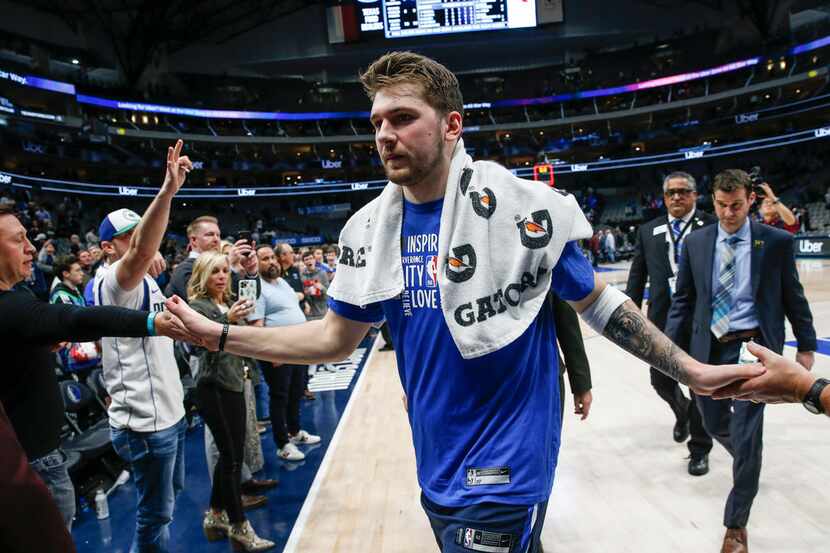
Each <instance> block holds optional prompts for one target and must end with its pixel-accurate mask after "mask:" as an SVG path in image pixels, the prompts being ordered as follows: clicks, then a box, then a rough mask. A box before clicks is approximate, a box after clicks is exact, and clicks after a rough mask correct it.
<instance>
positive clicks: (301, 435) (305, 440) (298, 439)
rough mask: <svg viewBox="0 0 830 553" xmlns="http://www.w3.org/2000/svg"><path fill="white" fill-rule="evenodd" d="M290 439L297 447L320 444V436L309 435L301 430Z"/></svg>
mask: <svg viewBox="0 0 830 553" xmlns="http://www.w3.org/2000/svg"><path fill="white" fill-rule="evenodd" d="M290 439H291V443H292V444H296V445H312V444H319V443H320V436H315V435H314V434H309V433H308V432H306V431H305V430H300V431H299V432H297V433H296V434H294V435H293V436H291V438H290Z"/></svg>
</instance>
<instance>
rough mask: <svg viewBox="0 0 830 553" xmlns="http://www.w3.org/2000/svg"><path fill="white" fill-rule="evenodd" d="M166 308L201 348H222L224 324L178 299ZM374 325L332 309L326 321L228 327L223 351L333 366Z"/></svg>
mask: <svg viewBox="0 0 830 553" xmlns="http://www.w3.org/2000/svg"><path fill="white" fill-rule="evenodd" d="M166 307H167V309H168V310H170V312H171V313H173V314H174V315H176V316H177V317H178V318H179V319H180V320H181V321H182V323H183V324H184V325H185V327H186V328H187V331H188V332H189V333H190V334H191V335H194V336H198V337H199V338H200V341H199V342H197V344H198V345H201V346H204V347H206V348H208V349H210V350H214V351H215V350H217V349H218V348H219V343H220V340H221V338H222V333H223V331H224V328H223V325H221V324H219V323H217V322H214V321H211V320H209V319H207V318H205V317H203V316H202V315H199V314H198V313H196V311H194V310H193V309H191V308H190V307H189V306H188V305H187V304H186V303H185V302H184V301H182V300H181V298H179V297H177V296H173V297H172V298H170V299H169V300H167V303H166ZM370 326H371V324H369V323H360V322H357V321H352V320H351V319H346V318H344V317H341V316H339V315H338V314H336V313H335V312H334V311H331V310H329V312H328V313H327V314H326V316H325V317H324V318H323V319H322V320H319V321H310V322H307V323H303V324H300V325H292V326H281V327H272V328H261V327H253V326H235V325H233V326H229V327H228V328H227V335H226V337H225V341H224V348H223V349H224V351H227V352H230V353H233V354H236V355H241V356H246V357H254V358H256V359H261V360H263V361H269V362H271V363H280V364H285V363H291V364H305V363H331V362H335V361H341V360H343V359H345V358H346V357H348V356H349V354H350V353H352V352H353V351H354V349H355V348H356V347H357V345H358V344H359V343H360V341H361V340H362V339H363V337H364V336H366V332H367V331H368V330H369V327H370Z"/></svg>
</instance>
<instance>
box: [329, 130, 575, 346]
mask: <svg viewBox="0 0 830 553" xmlns="http://www.w3.org/2000/svg"><path fill="white" fill-rule="evenodd" d="M402 220H403V192H402V189H401V187H400V186H398V185H396V184H394V183H392V182H389V183H387V185H386V187H385V188H384V189H383V191H382V192H381V194H380V196H378V197H377V198H375V199H374V200H372V201H371V202H369V203H368V204H366V205H365V206H364V207H363V208H362V209H361V210H360V211H358V212H357V213H355V214H354V216H352V217H351V218H350V219H349V220H348V221H347V222H346V225H345V227H344V228H343V231H342V233H341V234H340V251H341V254H340V261H339V262H338V264H337V278H336V279H334V281H333V283H332V285H331V287H330V288H329V290H328V294H329V296H331V297H332V298H334V299H336V300H338V301H343V302H346V303H350V304H352V305H357V306H366V305H369V304H371V303H375V302H380V301H384V300H388V299H391V298H394V297H397V296H398V295H399V294H401V292H403V290H404V279H403V269H402V265H401V224H402ZM591 234H592V229H591V225H590V224H589V223H588V221H587V220H586V219H585V216H584V215H583V213H582V210H581V209H580V208H579V204H578V203H577V201H576V199H575V198H574V197H573V196H571V195H565V194H562V193H560V192H557V191H555V190H553V189H551V188H549V187H547V186H545V185H544V184H541V183H539V182H534V181H528V180H523V179H520V178H518V177H516V176H515V175H513V174H512V173H511V172H510V171H508V170H507V169H505V168H504V167H502V166H501V165H498V164H496V163H492V162H488V161H476V162H473V160H472V158H471V157H470V156H469V155H467V153H466V151H465V150H464V143H463V141H462V140H459V141H458V144H457V145H456V148H455V150H454V152H453V158H452V162H451V164H450V171H449V177H448V179H447V189H446V193H445V195H444V205H443V210H442V213H441V228H440V231H439V235H438V269H439V270H438V291H439V294H440V297H441V309H442V310H443V313H444V319H445V320H446V322H447V326H448V327H449V330H450V334H451V335H452V337H453V341H454V342H455V345H456V346H457V347H458V351H459V352H460V353H461V356H462V357H463V358H464V359H471V358H475V357H480V356H482V355H485V354H488V353H491V352H494V351H497V350H498V349H500V348H502V347H504V346H505V345H507V344H509V343H511V342H512V341H513V340H515V339H516V338H518V337H519V336H521V335H522V333H524V331H525V330H527V328H528V327H529V326H530V324H531V323H532V322H533V321H534V319H535V318H536V315H537V314H538V313H539V310H540V309H541V307H542V305H543V304H544V301H545V295H546V294H547V292H548V290H549V288H550V281H551V271H552V269H553V268H554V267H555V266H556V262H557V261H558V260H559V256H560V255H561V253H562V249H563V248H564V247H565V244H566V243H567V242H569V241H571V240H579V239H583V238H590V237H591Z"/></svg>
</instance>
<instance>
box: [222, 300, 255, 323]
mask: <svg viewBox="0 0 830 553" xmlns="http://www.w3.org/2000/svg"><path fill="white" fill-rule="evenodd" d="M253 311H254V302H252V301H251V300H250V299H248V298H239V299H238V300H236V303H234V304H233V305H232V306H231V309H230V311H228V321H229V322H231V323H238V322H239V321H241V320H242V319H244V318H245V317H247V316H248V315H250V314H251V313H252V312H253Z"/></svg>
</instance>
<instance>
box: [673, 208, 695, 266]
mask: <svg viewBox="0 0 830 553" xmlns="http://www.w3.org/2000/svg"><path fill="white" fill-rule="evenodd" d="M675 220H676V219H675ZM694 220H695V218H694V215H693V216H692V217H691V218H690V219H689V222H688V223H686V225H685V226H684V227H683V228H681V229H680V235H679V236H678V237H677V238H675V237H674V228H672V223H671V222H669V228H668V229H667V230H668V232H669V240H671V246H672V260H674V259H675V258H676V257H677V246H678V244H680V241H681V240H683V237H684V236H685V235H686V231H687V230H689V227H691V226H692V223H693V222H694Z"/></svg>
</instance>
